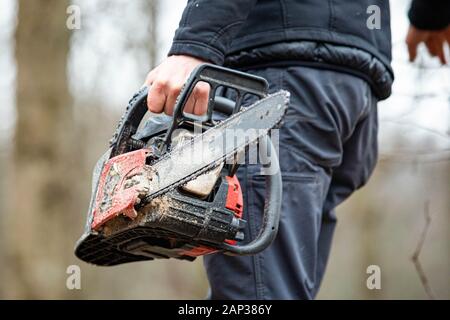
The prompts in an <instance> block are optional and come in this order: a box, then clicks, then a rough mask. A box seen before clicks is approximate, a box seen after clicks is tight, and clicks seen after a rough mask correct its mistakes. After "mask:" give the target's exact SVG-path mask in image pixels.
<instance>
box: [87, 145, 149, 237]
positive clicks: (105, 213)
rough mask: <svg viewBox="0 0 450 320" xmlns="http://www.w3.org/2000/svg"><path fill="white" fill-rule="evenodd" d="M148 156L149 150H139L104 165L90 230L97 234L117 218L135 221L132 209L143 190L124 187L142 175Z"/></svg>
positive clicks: (136, 186) (135, 186) (136, 187)
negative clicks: (132, 178) (123, 217)
mask: <svg viewBox="0 0 450 320" xmlns="http://www.w3.org/2000/svg"><path fill="white" fill-rule="evenodd" d="M149 153H150V150H148V149H139V150H136V151H133V152H128V153H124V154H121V155H119V156H117V157H114V158H111V159H110V160H108V161H107V162H106V163H105V165H104V167H103V170H102V173H101V175H100V180H99V186H98V189H97V190H98V192H97V196H96V199H95V208H94V213H93V216H94V218H93V220H92V225H91V227H92V229H94V230H98V229H99V228H100V227H101V226H102V225H103V224H105V223H106V222H108V221H109V220H111V219H112V218H114V217H116V216H118V215H120V214H123V215H125V216H127V217H129V218H130V219H133V218H135V217H136V215H137V212H136V210H135V208H134V206H135V204H136V202H137V201H138V197H139V193H140V192H142V191H143V190H139V188H141V187H142V186H140V185H139V184H136V185H131V186H129V187H127V185H126V182H127V180H128V179H129V178H130V177H133V176H136V175H143V174H145V169H144V166H145V160H146V158H147V155H148V154H149Z"/></svg>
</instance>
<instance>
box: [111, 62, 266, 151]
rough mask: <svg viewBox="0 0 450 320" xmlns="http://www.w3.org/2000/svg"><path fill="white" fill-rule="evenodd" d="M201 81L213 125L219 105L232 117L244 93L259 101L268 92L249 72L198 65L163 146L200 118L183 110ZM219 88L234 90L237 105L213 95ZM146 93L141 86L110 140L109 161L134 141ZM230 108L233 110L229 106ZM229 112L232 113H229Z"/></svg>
mask: <svg viewBox="0 0 450 320" xmlns="http://www.w3.org/2000/svg"><path fill="white" fill-rule="evenodd" d="M199 81H203V82H206V83H208V84H209V85H210V87H211V90H210V93H209V100H208V109H207V113H206V120H203V122H205V123H211V124H212V113H213V111H214V109H215V108H216V104H217V106H218V108H219V109H218V111H221V112H222V110H226V111H227V112H222V113H226V114H232V113H235V112H237V111H239V109H240V108H241V105H242V101H243V98H244V96H245V95H246V94H253V95H256V96H258V97H259V98H263V97H265V96H266V95H267V92H268V87H269V86H268V83H267V81H266V80H265V79H264V78H261V77H258V76H254V75H250V74H248V73H244V72H240V71H236V70H232V69H228V68H224V67H219V66H216V65H212V64H201V65H199V66H198V67H197V68H195V69H194V71H192V73H191V75H190V76H189V78H188V80H187V82H186V83H185V85H184V86H183V89H182V90H181V92H180V94H179V96H178V98H177V101H176V103H175V107H174V114H173V117H174V121H173V123H172V126H171V127H170V128H169V130H168V132H167V134H166V137H165V138H164V141H165V145H166V146H169V145H170V143H171V135H172V133H173V131H174V130H175V129H177V127H178V126H179V124H180V123H181V122H182V121H184V120H193V121H198V120H199V118H198V117H197V118H196V117H191V116H189V115H188V114H185V113H184V112H183V111H184V107H185V105H186V102H187V100H188V98H189V96H190V95H191V93H192V91H193V90H194V88H195V85H196V84H197V83H198V82H199ZM221 87H224V88H231V89H234V91H235V92H236V102H230V101H225V100H224V99H225V98H219V97H217V96H216V93H217V90H218V89H219V88H221ZM147 94H148V88H147V87H143V88H141V90H139V91H138V92H137V93H136V94H134V96H133V97H132V98H131V100H130V101H129V103H128V107H127V109H126V111H125V113H124V115H123V116H122V119H121V120H120V122H119V125H118V127H117V129H116V132H115V133H114V135H113V137H112V139H111V141H110V146H111V148H112V149H111V158H112V157H115V156H117V155H119V154H122V153H125V152H128V151H129V149H130V146H132V145H133V143H134V141H133V138H132V136H133V135H134V134H135V133H136V131H137V129H138V127H139V124H140V123H141V121H142V119H143V118H144V116H145V114H146V112H147V110H148V109H147ZM231 106H232V107H231ZM230 109H232V111H231V112H230Z"/></svg>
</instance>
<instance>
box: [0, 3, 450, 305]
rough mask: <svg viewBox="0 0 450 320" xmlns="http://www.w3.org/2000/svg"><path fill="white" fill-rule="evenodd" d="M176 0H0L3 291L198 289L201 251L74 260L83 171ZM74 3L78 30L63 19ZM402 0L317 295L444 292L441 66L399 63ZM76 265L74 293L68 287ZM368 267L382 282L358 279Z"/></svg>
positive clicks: (448, 250)
mask: <svg viewBox="0 0 450 320" xmlns="http://www.w3.org/2000/svg"><path fill="white" fill-rule="evenodd" d="M184 3H185V1H179V0H164V1H163V0H136V1H127V0H96V1H89V0H74V1H68V0H0V70H1V72H0V120H1V121H0V298H7V299H11V298H38V299H46V298H50V299H58V298H68V299H73V298H83V299H86V298H111V299H118V298H124V299H179V298H198V299H201V298H204V297H205V295H206V293H207V281H206V278H205V274H204V271H203V268H202V265H201V260H200V259H198V260H197V261H196V262H194V263H188V262H178V261H170V262H167V261H156V262H151V263H135V264H131V265H125V266H119V267H114V268H100V267H94V266H90V265H87V264H85V263H83V262H81V261H79V260H77V259H76V258H75V256H74V255H73V247H74V244H75V241H76V240H77V239H78V237H79V236H80V235H81V232H82V229H83V226H84V223H85V216H86V210H87V205H88V200H89V197H90V188H91V187H90V178H91V170H92V168H93V166H94V164H95V162H96V160H97V158H98V157H99V156H100V155H101V154H102V152H103V151H104V150H105V149H106V147H107V142H108V140H109V138H110V135H111V133H112V132H113V129H114V128H115V126H116V122H117V121H118V119H119V117H120V115H121V113H122V111H123V108H124V107H125V106H126V104H127V101H128V98H129V97H130V96H131V95H132V94H133V93H134V91H135V90H136V89H138V88H139V87H140V86H141V85H142V83H143V80H144V78H145V75H146V73H147V72H148V71H149V70H150V68H151V67H152V66H154V65H155V64H157V63H158V62H159V61H161V59H162V58H163V57H164V56H165V54H166V53H167V50H168V47H169V45H170V41H171V39H172V36H173V32H174V30H175V28H176V26H177V23H178V20H179V18H180V15H181V11H182V9H183V6H184ZM71 4H72V5H77V6H79V8H80V9H81V28H80V29H76V30H69V29H68V28H67V27H66V21H67V18H68V14H67V12H66V10H67V7H68V6H69V5H71ZM408 5H409V1H408V0H398V1H391V6H392V12H391V16H392V27H393V44H394V69H395V71H396V82H395V86H394V94H393V95H392V97H391V98H389V100H387V101H385V102H383V103H380V106H379V114H380V137H379V140H380V149H381V150H380V161H379V163H378V166H377V169H376V171H375V173H374V176H373V177H372V179H371V181H370V183H369V184H368V185H367V187H365V188H363V189H362V190H361V191H359V192H357V193H356V194H355V195H354V196H353V197H352V198H351V199H350V200H348V201H347V202H345V203H344V204H343V205H342V206H341V207H340V208H339V209H338V217H339V223H338V228H337V231H336V235H335V241H334V245H333V249H332V254H331V257H330V261H329V266H328V272H327V273H326V276H325V279H324V281H323V285H322V288H321V291H320V293H319V296H318V298H319V299H345V298H355V299H392V298H395V299H422V298H425V299H426V298H432V297H435V298H441V299H449V298H450V72H449V67H448V66H446V67H443V68H438V63H437V61H435V59H431V58H429V57H427V55H426V53H425V52H422V55H421V57H420V59H419V61H417V62H416V63H414V64H409V63H408V62H407V54H406V47H405V45H404V41H403V39H404V36H405V34H406V31H407V27H408V22H407V19H406V10H407V8H408ZM447 53H448V52H447ZM421 237H423V247H422V248H421V249H420V251H416V248H417V246H418V245H419V244H420V243H419V242H420V239H421ZM414 253H416V254H417V253H420V255H419V259H418V261H416V262H419V263H420V265H418V264H417V263H416V264H415V263H414V261H413V259H412V256H413V254H414ZM73 264H76V265H79V266H80V267H81V275H82V280H81V285H82V289H81V290H68V289H67V288H66V278H67V276H68V275H67V274H66V268H67V267H68V266H69V265H73ZM369 265H378V266H380V268H381V274H382V277H381V279H382V280H381V286H382V287H381V290H368V289H367V287H366V279H367V277H368V274H367V273H366V269H367V267H368V266H369ZM417 267H418V268H419V272H418V270H417ZM420 276H422V279H421V278H420Z"/></svg>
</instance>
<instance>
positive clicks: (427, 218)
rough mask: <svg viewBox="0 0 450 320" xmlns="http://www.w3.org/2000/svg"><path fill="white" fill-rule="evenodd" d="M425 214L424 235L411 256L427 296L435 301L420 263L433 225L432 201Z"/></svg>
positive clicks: (426, 204)
mask: <svg viewBox="0 0 450 320" xmlns="http://www.w3.org/2000/svg"><path fill="white" fill-rule="evenodd" d="M424 209H425V210H424V214H425V226H424V228H423V230H422V234H421V235H420V239H419V242H418V243H417V247H416V250H415V251H414V253H413V255H412V256H411V260H412V261H413V263H414V266H415V267H416V271H417V273H418V275H419V279H420V282H421V283H422V286H423V288H424V289H425V292H426V294H427V295H428V298H429V299H431V300H435V299H436V296H435V295H434V293H433V290H432V289H431V286H430V283H429V281H428V277H427V275H426V273H425V271H424V269H423V267H422V264H421V263H420V260H419V256H420V253H421V251H422V248H423V244H424V243H425V239H426V237H427V233H428V229H429V227H430V224H431V215H430V201H429V200H427V201H426V202H425V208H424Z"/></svg>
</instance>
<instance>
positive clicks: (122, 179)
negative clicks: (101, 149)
mask: <svg viewBox="0 0 450 320" xmlns="http://www.w3.org/2000/svg"><path fill="white" fill-rule="evenodd" d="M149 154H150V150H148V149H139V150H137V151H133V152H128V153H124V154H121V155H119V156H116V157H114V158H111V159H110V160H108V161H107V162H106V163H105V165H104V167H103V170H102V173H101V175H100V179H99V186H98V189H97V190H98V192H97V195H96V199H95V207H94V212H93V220H92V224H91V227H92V229H94V230H99V229H101V227H102V226H103V225H105V223H107V222H108V221H110V220H111V219H113V218H114V217H117V216H119V215H124V216H126V217H128V218H130V219H134V218H135V217H136V216H137V212H136V209H135V205H136V203H138V202H139V200H138V199H139V195H140V194H142V193H143V192H144V193H145V190H143V189H142V185H140V184H134V185H133V184H130V185H127V181H129V180H130V178H132V177H136V176H144V177H145V175H146V173H147V170H146V169H145V166H146V158H147V156H148V155H149ZM225 181H226V184H227V194H226V201H225V208H226V209H229V210H231V211H233V212H234V215H235V217H236V218H239V219H241V218H242V215H243V197H242V190H241V186H240V184H239V180H238V178H237V177H236V175H234V176H232V177H230V176H225ZM225 242H226V243H228V244H231V245H235V244H236V243H237V242H236V240H228V239H227V240H225ZM216 251H218V250H217V249H215V248H211V247H208V246H202V245H199V246H197V247H194V248H191V249H189V250H186V251H182V252H181V254H182V255H186V256H190V257H197V256H202V255H205V254H210V253H213V252H216Z"/></svg>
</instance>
